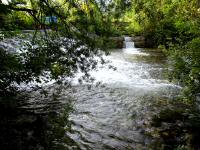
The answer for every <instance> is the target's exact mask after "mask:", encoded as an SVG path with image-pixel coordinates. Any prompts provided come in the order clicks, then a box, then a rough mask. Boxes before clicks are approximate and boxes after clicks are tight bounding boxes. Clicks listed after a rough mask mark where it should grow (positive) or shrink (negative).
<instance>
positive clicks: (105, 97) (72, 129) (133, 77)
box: [3, 37, 180, 150]
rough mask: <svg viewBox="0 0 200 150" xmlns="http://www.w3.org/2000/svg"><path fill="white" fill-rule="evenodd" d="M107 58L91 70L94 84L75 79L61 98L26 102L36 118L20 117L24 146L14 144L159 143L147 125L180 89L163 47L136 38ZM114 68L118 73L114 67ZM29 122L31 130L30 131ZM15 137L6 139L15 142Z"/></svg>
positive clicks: (97, 148) (91, 148) (95, 148)
mask: <svg viewBox="0 0 200 150" xmlns="http://www.w3.org/2000/svg"><path fill="white" fill-rule="evenodd" d="M104 58H105V59H106V60H107V61H110V64H107V67H102V66H99V68H98V70H95V71H92V72H91V75H92V76H93V77H94V78H95V79H96V80H95V83H94V84H93V85H88V84H85V83H83V84H81V85H79V84H77V82H76V79H73V84H72V87H71V88H70V89H69V88H65V90H63V89H62V91H61V92H60V93H59V96H57V95H54V94H50V95H48V96H46V97H45V96H41V95H40V92H35V94H32V96H31V98H29V101H27V103H26V104H24V103H23V104H21V106H20V111H22V110H23V111H24V110H29V112H32V113H33V112H34V115H33V114H32V113H31V114H30V115H27V114H26V115H24V114H23V113H20V115H21V117H19V118H20V119H21V120H25V121H23V123H22V124H23V127H21V128H23V129H21V128H20V129H18V128H17V127H14V128H17V129H15V130H14V131H15V134H16V135H17V136H18V138H16V139H17V141H20V143H21V144H19V142H18V143H17V142H13V143H14V144H11V146H12V145H17V147H21V149H26V148H27V147H28V148H27V149H31V148H30V145H32V146H33V147H35V148H36V149H82V150H107V149H108V150H110V149H116V150H127V149H148V145H149V144H151V142H152V141H154V140H155V139H153V138H152V137H151V136H149V135H147V134H146V133H147V132H148V126H147V125H148V123H149V121H150V120H151V116H152V115H155V114H156V113H158V112H159V110H160V109H161V108H160V107H159V106H158V105H156V104H158V103H159V102H160V101H166V102H167V101H169V100H173V99H174V98H175V97H176V96H177V95H178V94H179V90H180V87H179V86H177V85H175V84H172V83H169V82H168V81H167V79H166V78H165V72H166V70H167V68H166V64H167V60H166V58H165V56H164V55H163V53H161V52H160V51H159V50H157V49H141V48H135V46H134V42H133V41H132V38H130V37H125V41H124V48H123V49H116V50H112V51H111V55H109V56H105V57H104ZM109 65H112V66H113V67H112V68H115V69H109ZM54 91H57V90H55V88H54V86H50V87H49V88H48V92H49V93H54ZM41 99H43V100H42V101H41ZM50 99H51V100H50ZM66 101H67V103H66ZM30 110H31V111H30ZM44 112H48V113H44ZM35 114H36V115H35ZM27 116H28V117H30V116H31V117H30V118H31V119H28V118H27ZM38 116H39V117H38ZM20 119H18V122H20V121H19V120H20ZM24 122H25V123H27V124H31V127H26V126H25V125H24ZM24 126H25V127H24ZM29 126H30V125H29ZM11 127H12V126H11ZM26 128H27V129H26ZM5 131H6V130H5ZM19 132H20V133H19ZM21 132H22V133H21ZM10 134H11V135H12V133H10ZM10 134H7V135H5V136H7V138H8V139H9V136H11V135H10ZM15 134H14V135H15ZM19 136H24V137H23V138H19ZM13 138H14V137H13ZM3 141H4V142H5V141H6V139H5V140H3ZM4 145H5V146H8V145H6V144H4ZM25 147H26V148H25ZM33 147H32V148H33Z"/></svg>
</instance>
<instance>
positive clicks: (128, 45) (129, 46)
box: [123, 37, 148, 56]
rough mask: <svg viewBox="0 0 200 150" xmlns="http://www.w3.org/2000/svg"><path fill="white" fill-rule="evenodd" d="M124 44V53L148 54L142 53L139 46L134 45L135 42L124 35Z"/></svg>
mask: <svg viewBox="0 0 200 150" xmlns="http://www.w3.org/2000/svg"><path fill="white" fill-rule="evenodd" d="M124 46H125V48H124V49H123V51H124V53H127V54H132V55H146V56H148V54H147V53H143V52H141V50H140V49H139V48H136V47H135V43H134V42H133V40H132V37H124Z"/></svg>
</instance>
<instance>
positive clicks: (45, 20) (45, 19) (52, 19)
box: [44, 16, 58, 24]
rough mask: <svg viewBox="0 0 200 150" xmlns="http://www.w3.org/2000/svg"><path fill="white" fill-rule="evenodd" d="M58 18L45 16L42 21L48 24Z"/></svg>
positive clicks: (55, 21)
mask: <svg viewBox="0 0 200 150" xmlns="http://www.w3.org/2000/svg"><path fill="white" fill-rule="evenodd" d="M57 21H58V19H57V17H56V16H47V17H44V23H45V24H50V23H57Z"/></svg>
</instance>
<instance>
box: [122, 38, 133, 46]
mask: <svg viewBox="0 0 200 150" xmlns="http://www.w3.org/2000/svg"><path fill="white" fill-rule="evenodd" d="M124 44H125V48H135V44H134V42H133V41H132V38H131V37H124Z"/></svg>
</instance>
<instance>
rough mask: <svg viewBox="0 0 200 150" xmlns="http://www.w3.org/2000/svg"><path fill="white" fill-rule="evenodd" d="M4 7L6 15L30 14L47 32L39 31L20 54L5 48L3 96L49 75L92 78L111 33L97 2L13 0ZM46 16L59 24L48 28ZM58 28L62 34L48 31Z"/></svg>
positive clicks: (0, 84) (0, 87) (0, 76)
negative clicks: (16, 87) (97, 57)
mask: <svg viewBox="0 0 200 150" xmlns="http://www.w3.org/2000/svg"><path fill="white" fill-rule="evenodd" d="M0 6H1V7H2V8H3V9H2V10H5V11H2V12H3V13H4V14H6V13H5V12H7V11H11V12H24V13H25V14H29V15H30V16H31V17H32V18H33V19H34V21H35V24H38V25H40V27H41V28H42V29H44V33H45V34H43V33H40V32H38V31H36V32H35V36H34V38H33V39H32V41H31V43H30V42H28V43H26V44H25V45H24V48H23V49H22V52H21V53H20V54H18V53H17V54H11V53H8V52H6V50H4V49H2V48H1V53H0V60H1V61H2V62H1V64H3V65H1V68H0V70H1V73H0V92H1V93H4V94H6V93H7V92H8V91H11V90H13V89H14V87H15V86H14V85H15V84H20V83H22V82H26V83H28V82H30V81H33V80H34V81H37V82H40V76H41V75H44V74H46V73H47V72H48V73H49V74H48V75H49V77H50V79H56V80H60V79H61V78H62V77H64V76H65V77H66V76H73V75H74V74H75V73H76V72H77V71H79V70H80V71H82V72H84V73H85V77H86V78H87V79H89V71H90V70H91V69H94V68H95V67H96V65H97V60H95V59H93V58H94V56H95V55H96V56H99V57H100V56H101V52H100V48H101V49H103V47H105V43H104V39H105V38H106V36H107V35H108V33H107V32H110V31H109V24H108V23H107V21H108V20H104V17H103V15H102V13H101V11H100V9H99V6H98V5H97V3H96V2H95V1H93V0H85V1H81V2H80V1H77V0H72V1H57V2H55V1H53V0H48V1H46V0H37V1H32V0H30V1H14V0H13V1H10V2H9V3H8V4H3V3H1V4H0ZM45 16H56V17H57V18H58V22H57V23H55V24H53V26H47V25H46V24H45V23H44V22H43V21H42V20H43V18H44V17H45ZM55 27H56V28H57V29H58V31H51V32H48V31H47V30H45V29H46V28H52V29H55ZM102 46H103V47H102Z"/></svg>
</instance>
